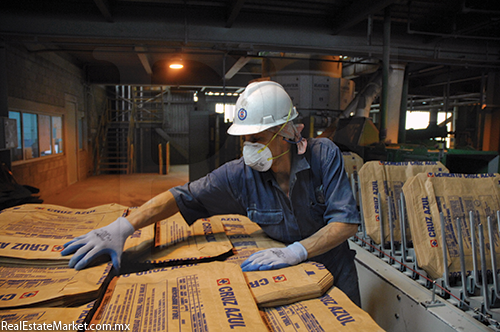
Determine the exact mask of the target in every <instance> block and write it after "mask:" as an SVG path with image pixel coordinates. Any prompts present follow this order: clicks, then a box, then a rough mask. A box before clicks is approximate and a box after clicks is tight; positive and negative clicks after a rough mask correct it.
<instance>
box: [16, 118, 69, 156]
mask: <svg viewBox="0 0 500 332" xmlns="http://www.w3.org/2000/svg"><path fill="white" fill-rule="evenodd" d="M9 118H11V119H15V120H16V122H17V141H18V146H17V147H16V148H14V149H12V150H11V155H12V161H19V160H30V159H33V158H39V157H44V156H50V155H53V154H59V153H62V152H63V149H62V143H63V142H62V116H51V115H46V114H36V113H28V112H18V111H9Z"/></svg>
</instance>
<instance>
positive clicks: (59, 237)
mask: <svg viewBox="0 0 500 332" xmlns="http://www.w3.org/2000/svg"><path fill="white" fill-rule="evenodd" d="M126 210H127V208H126V207H125V206H122V205H118V204H107V205H101V206H96V207H93V208H90V209H71V208H66V207H62V206H57V205H48V204H25V205H21V206H16V207H13V208H9V209H5V210H2V211H1V212H0V262H1V263H2V264H4V265H5V264H14V265H16V264H20V265H26V264H36V265H39V264H54V265H60V266H66V265H67V264H68V261H69V259H70V258H71V256H61V253H60V252H61V251H62V249H63V245H64V243H66V242H68V241H70V240H72V239H73V238H75V237H77V236H80V235H83V234H86V233H87V232H89V231H91V230H93V229H96V228H100V227H103V226H106V225H108V224H110V223H112V222H113V221H115V220H116V219H117V218H118V217H121V216H123V215H124V213H125V212H126Z"/></svg>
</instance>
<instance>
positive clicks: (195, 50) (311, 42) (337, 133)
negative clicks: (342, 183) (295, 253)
mask: <svg viewBox="0 0 500 332" xmlns="http://www.w3.org/2000/svg"><path fill="white" fill-rule="evenodd" d="M175 65H177V68H176V67H175ZM266 80H271V81H275V82H278V83H279V84H281V85H282V86H283V88H284V89H285V91H286V92H287V93H288V94H289V96H290V97H291V99H292V102H293V105H294V106H295V107H296V109H297V111H298V113H299V116H298V118H297V119H296V120H294V121H295V122H297V123H302V124H304V129H303V130H302V136H303V137H304V138H315V137H324V138H327V139H330V140H331V141H333V142H334V143H335V144H336V145H337V146H338V147H339V148H340V150H341V151H342V153H343V157H344V163H345V168H346V173H347V175H348V176H349V181H350V184H351V188H352V191H353V194H354V196H355V200H356V202H357V204H358V209H359V211H360V214H361V218H362V224H361V225H360V227H359V230H358V233H357V235H356V236H354V237H353V238H351V239H349V245H350V247H351V249H353V250H355V251H356V257H355V261H356V266H357V269H358V275H359V282H360V290H361V303H362V307H361V309H362V311H363V312H364V313H366V314H368V315H369V317H370V319H372V320H373V322H374V324H375V326H376V327H377V328H379V329H380V330H383V331H398V332H400V331H468V332H469V331H500V279H499V275H498V272H499V270H497V269H496V264H500V261H498V258H499V257H498V255H497V254H496V253H497V252H500V212H499V210H500V175H499V173H500V162H499V160H500V157H499V154H500V93H498V92H500V7H499V6H498V3H496V1H489V0H485V1H481V2H478V1H472V0H443V1H432V0H375V1H370V0H354V1H347V0H331V1H327V0H315V1H299V0H289V1H284V0H272V1H263V0H224V1H222V0H214V1H208V0H196V1H195V0H172V1H167V0H67V1H55V0H45V1H32V0H16V1H3V2H2V3H1V4H0V164H1V167H2V172H1V173H0V175H1V176H0V187H1V188H2V189H1V191H0V268H1V267H2V265H3V264H5V268H7V267H8V266H10V265H9V264H13V263H9V264H7V263H2V262H4V260H3V259H2V255H3V254H2V249H4V247H3V245H4V244H6V243H7V242H8V241H9V239H10V238H13V237H12V236H14V235H12V234H14V233H9V230H10V229H11V228H12V227H13V226H12V227H10V228H9V222H10V221H11V220H8V219H9V218H11V217H7V216H10V214H8V213H10V212H9V211H14V209H16V208H19V207H21V206H27V207H29V206H37V207H40V208H41V209H43V207H47V210H50V208H49V207H51V206H58V207H61V209H65V208H67V209H68V211H69V210H71V211H73V210H72V209H75V210H84V209H92V208H94V207H97V206H101V205H107V204H111V205H113V204H118V205H120V206H125V207H127V208H134V207H138V206H140V205H142V204H143V203H145V202H146V201H148V200H149V199H150V198H152V197H154V196H156V195H158V194H160V193H162V192H164V191H166V190H168V189H170V188H172V187H175V186H179V185H182V184H184V183H186V182H188V181H195V180H197V179H199V178H201V177H203V176H205V175H206V174H208V173H209V172H211V171H213V170H215V169H216V168H218V167H219V166H221V165H223V164H224V163H226V162H228V161H231V160H234V159H237V158H240V157H241V155H242V140H241V138H240V137H236V136H229V135H228V134H227V132H226V131H227V129H228V128H229V126H230V125H231V124H232V119H233V117H234V116H235V112H236V111H237V110H236V109H235V104H236V101H237V99H238V97H239V96H240V95H241V93H242V92H243V91H244V90H245V87H246V86H247V85H248V84H249V83H251V82H257V81H266ZM497 93H498V94H497ZM495 128H496V129H495ZM417 173H418V174H423V175H426V174H427V176H426V177H423V176H419V175H417ZM377 176H380V177H377ZM410 178H411V181H410V180H409V179H410ZM458 180H463V182H460V186H462V183H463V186H462V187H458V186H459V184H458V183H459V182H458ZM446 181H449V182H446ZM490 184H491V186H490ZM376 185H377V186H378V187H377V189H375V187H376ZM432 186H433V187H432ZM453 186H457V187H453ZM431 187H432V188H431ZM490 187H491V188H490ZM429 188H430V189H429ZM450 188H452V189H450ZM445 189H446V190H448V191H446V190H445ZM490 189H491V190H492V194H490V193H489V191H488V190H490ZM418 190H422V192H426V193H428V192H429V190H432V192H433V193H434V195H435V196H433V200H429V203H428V204H430V207H428V210H426V211H424V212H423V213H428V215H430V214H431V213H432V217H433V221H430V223H429V219H426V217H425V216H424V217H423V221H421V222H420V224H421V225H422V224H423V225H424V226H423V227H421V228H422V229H423V231H422V232H423V233H425V234H424V235H423V236H422V237H420V239H421V240H422V241H419V240H417V239H419V238H418V237H417V236H420V235H418V233H417V231H418V230H420V228H418V227H420V226H418V225H414V222H415V223H417V222H418V220H417V215H418V216H420V212H421V211H419V210H418V204H417V203H419V202H420V203H419V204H420V205H422V202H423V200H421V201H418V200H419V199H420V196H419V195H420V194H416V192H417V191H418ZM426 190H427V191H426ZM441 191H442V192H443V193H441ZM413 194H414V196H413ZM460 195H462V196H460ZM485 197H487V198H485ZM374 202H375V203H374ZM416 202H417V203H416ZM457 202H458V203H457ZM469 203H470V204H469ZM373 204H375V205H373ZM483 205H485V206H486V207H484V206H483ZM457 206H459V207H457ZM483 207H484V208H483ZM370 208H372V210H373V211H371V210H370ZM420 208H421V206H420ZM425 208H426V206H425V203H424V210H425ZM5 211H8V212H5ZM30 211H31V210H30ZM33 211H34V210H33ZM86 211H87V210H86ZM374 211H375V212H374ZM450 211H451V212H450ZM457 211H459V212H457ZM68 213H69V212H68ZM113 213H114V212H113ZM372 213H374V216H373V218H374V220H376V223H375V224H374V223H373V222H372V221H371V219H370V218H371V217H372ZM111 221H112V220H111ZM47 227H48V226H47ZM431 228H432V229H431ZM410 230H411V234H410ZM18 233H20V232H18ZM18 233H15V236H18V235H19V234H18ZM21 233H22V232H21ZM431 234H432V235H431ZM462 235H463V238H464V239H465V243H462ZM9 236H10V238H9ZM425 236H432V238H431V240H430V243H431V247H433V248H427V247H428V244H429V238H426V237H425ZM467 241H469V242H470V243H469V242H467ZM420 242H422V243H420ZM423 242H425V244H426V245H427V247H426V249H425V250H428V251H423V249H421V248H420V247H422V248H423V246H424V244H423ZM36 243H38V242H36ZM63 243H64V242H62V243H61V244H63ZM432 249H436V250H433V251H432V253H431V250H432ZM495 249H496V251H495ZM28 258H29V257H28ZM9 259H10V260H9V262H11V260H12V259H13V258H12V257H9ZM23 259H25V260H26V259H27V258H26V257H23ZM48 259H50V258H48ZM417 259H418V261H417ZM5 262H7V260H5ZM65 262H66V263H67V261H65ZM435 262H439V264H438V265H439V266H436V265H435ZM177 272H179V271H177ZM0 274H1V275H2V277H1V278H0V279H1V280H0V317H1V319H2V320H4V319H7V318H5V317H7V316H8V315H7V311H8V313H9V314H12V315H14V312H15V310H28V309H30V310H31V309H33V308H36V307H37V305H36V304H29V305H28V304H22V301H20V302H19V303H21V304H18V305H17V306H14V305H12V303H10V304H9V300H10V298H9V297H8V296H4V295H5V294H9V293H10V292H11V290H9V289H7V288H5V287H7V286H5V285H7V284H9V283H8V282H7V281H8V278H9V277H8V273H7V272H5V271H2V272H1V273H0ZM6 280H7V281H6ZM113 280H115V279H113ZM111 284H113V282H111ZM118 284H119V283H117V285H118ZM25 294H27V293H25ZM30 294H32V293H30ZM33 294H35V293H33ZM44 301H45V302H43V301H42V302H40V303H42V306H43V305H44V303H45V306H53V307H57V305H56V304H53V303H52V302H50V301H49V300H44ZM167 302H168V301H167ZM2 303H3V305H2ZM16 303H17V302H16ZM47 303H52V304H47ZM54 303H55V302H54ZM103 303H104V302H101V300H97V302H96V304H95V306H94V307H92V308H93V309H92V310H90V314H89V315H87V317H85V319H88V320H90V319H91V320H92V322H96V321H98V320H96V318H95V317H96V316H99V315H95V316H94V317H91V314H94V313H95V312H96V311H98V308H102V306H103ZM79 304H81V301H80V302H79ZM70 307H72V309H75V308H76V306H72V305H71V306H70ZM311 307H312V306H311ZM278 310H279V309H278ZM286 310H288V309H286ZM290 310H291V309H290ZM2 311H4V314H2ZM88 311H89V310H87V311H86V312H88ZM287 312H288V311H287ZM332 312H333V311H332ZM271 314H272V313H268V315H271ZM26 315H28V314H26ZM207 315H209V314H207ZM261 315H263V314H262V312H261ZM280 315H281V316H280ZM311 315H314V314H311ZM282 316H283V314H282V312H280V314H277V316H273V317H282ZM56 317H57V316H56ZM68 317H70V314H69V313H68ZM80 317H81V316H80ZM228 317H229V316H228ZM294 317H295V316H294ZM362 317H365V316H362ZM336 318H339V317H337V315H335V316H332V318H331V319H332V321H337V319H336ZM58 319H59V318H58ZM144 320H146V318H144ZM207 320H208V318H207ZM356 320H357V322H358V323H359V321H360V320H362V319H361V318H360V319H357V318H356ZM270 321H271V320H268V321H267V325H266V326H267V328H268V330H269V331H288V329H286V328H283V329H278V328H276V327H275V326H274V325H273V324H272V323H270ZM353 321H354V319H353ZM296 324H299V323H296ZM304 324H305V323H304ZM344 324H345V321H344ZM277 325H279V324H277V323H276V326H277ZM285 325H286V324H285ZM327 325H328V324H327ZM327 325H325V326H319V327H317V328H318V329H317V330H321V328H323V330H325V331H332V329H331V328H332V327H331V326H330V327H328V326H327ZM2 326H3V325H2ZM155 326H156V325H155ZM297 326H298V325H296V327H297ZM301 326H302V325H301ZM306 326H308V325H307V324H306ZM346 326H349V324H345V325H341V327H346ZM134 327H135V325H134ZM195 327H196V326H195ZM195 327H193V328H192V329H191V330H192V331H205V330H204V329H197V328H195ZM233 327H234V326H233ZM292 327H293V324H292ZM273 328H274V329H273ZM287 328H290V326H287ZM309 328H310V329H308V331H309V330H310V331H317V330H315V329H313V328H312V327H310V326H309ZM2 329H3V328H2ZM142 330H144V331H146V330H148V331H163V330H162V329H161V328H159V327H158V328H156V327H155V328H152V327H149V329H146V327H145V325H144V327H143V328H142V329H141V328H138V329H137V331H142ZM166 330H167V329H165V331H166ZM181 330H182V331H188V330H189V331H191V330H190V329H187V328H186V329H178V331H181ZM207 330H211V329H210V328H209V329H207ZM214 330H217V329H214ZM219 330H221V331H223V330H224V329H219ZM250 330H252V329H250ZM257 330H258V329H257V328H256V329H255V331H257ZM333 330H334V331H337V329H333ZM338 330H339V331H341V330H342V329H338ZM362 330H363V331H364V330H373V331H375V330H377V329H376V328H374V327H373V325H366V328H365V329H363V328H362V327H357V328H356V329H353V330H347V329H346V331H362ZM176 331H177V330H176Z"/></svg>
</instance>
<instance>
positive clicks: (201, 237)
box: [145, 213, 233, 263]
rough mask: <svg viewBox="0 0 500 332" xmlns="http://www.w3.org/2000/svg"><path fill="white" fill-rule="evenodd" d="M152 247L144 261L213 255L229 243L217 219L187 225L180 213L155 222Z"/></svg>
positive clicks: (178, 259) (164, 260)
mask: <svg viewBox="0 0 500 332" xmlns="http://www.w3.org/2000/svg"><path fill="white" fill-rule="evenodd" d="M155 244H156V248H155V251H154V252H153V253H151V255H149V256H147V257H146V258H145V260H147V261H149V262H153V263H165V262H172V261H190V260H199V259H204V258H210V257H217V256H220V255H222V254H225V253H228V252H230V251H231V249H232V248H233V246H232V245H231V242H230V241H229V239H228V238H227V236H226V233H225V232H224V226H223V225H222V223H221V222H220V220H218V219H217V218H207V219H199V220H197V221H195V222H194V223H193V224H192V225H191V226H189V225H188V224H187V223H186V221H185V220H184V218H182V216H181V214H180V213H177V214H175V215H174V216H172V217H170V218H168V219H165V220H162V221H160V222H158V223H156V235H155Z"/></svg>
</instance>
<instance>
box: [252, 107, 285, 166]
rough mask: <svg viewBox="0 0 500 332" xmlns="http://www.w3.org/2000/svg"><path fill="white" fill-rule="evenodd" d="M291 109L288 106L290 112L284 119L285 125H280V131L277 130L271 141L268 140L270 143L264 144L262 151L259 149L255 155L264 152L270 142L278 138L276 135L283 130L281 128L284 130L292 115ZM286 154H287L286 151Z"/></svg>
mask: <svg viewBox="0 0 500 332" xmlns="http://www.w3.org/2000/svg"><path fill="white" fill-rule="evenodd" d="M292 107H293V106H290V110H289V111H288V116H287V117H286V120H285V123H283V125H282V126H281V128H280V130H278V131H277V132H276V133H275V134H274V136H273V138H271V140H270V141H269V142H268V143H267V144H266V145H265V146H264V147H263V148H262V149H260V150H259V151H257V153H261V152H262V151H264V150H265V149H266V148H267V147H268V146H269V144H271V142H272V141H273V140H274V139H275V138H276V136H278V134H279V133H280V132H281V131H282V130H283V128H285V126H286V124H287V123H288V120H289V119H290V116H291V115H292ZM287 152H288V151H287ZM285 153H286V152H285ZM285 153H282V154H280V155H279V156H278V157H281V156H282V155H284V154H285ZM278 157H276V158H278ZM272 159H274V158H272Z"/></svg>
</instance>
